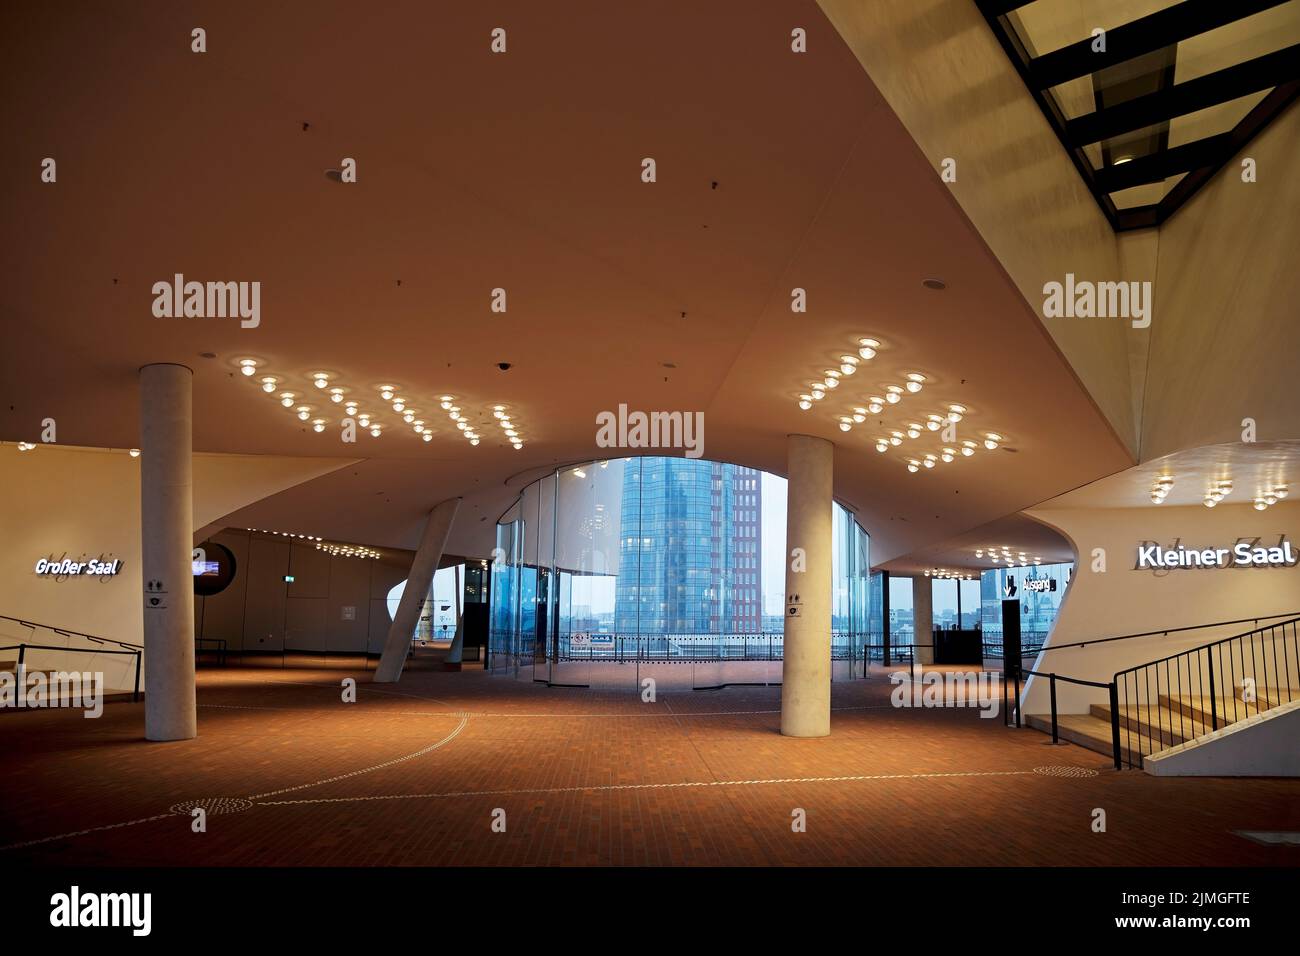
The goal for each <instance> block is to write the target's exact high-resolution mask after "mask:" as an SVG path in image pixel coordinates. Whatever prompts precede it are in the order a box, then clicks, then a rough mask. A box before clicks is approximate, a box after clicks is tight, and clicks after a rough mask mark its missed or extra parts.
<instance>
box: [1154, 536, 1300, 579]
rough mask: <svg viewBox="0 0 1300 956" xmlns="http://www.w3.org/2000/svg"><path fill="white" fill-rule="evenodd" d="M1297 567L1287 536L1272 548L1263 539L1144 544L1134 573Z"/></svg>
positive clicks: (1294, 554)
mask: <svg viewBox="0 0 1300 956" xmlns="http://www.w3.org/2000/svg"><path fill="white" fill-rule="evenodd" d="M1295 564H1296V552H1295V550H1294V549H1293V548H1292V547H1291V542H1290V540H1289V539H1287V538H1285V537H1282V538H1279V539H1278V542H1277V544H1276V545H1274V546H1272V547H1269V546H1264V545H1261V544H1260V539H1259V538H1250V539H1245V540H1239V541H1237V543H1236V544H1234V545H1233V546H1232V547H1230V548H1187V547H1184V546H1183V545H1182V544H1181V543H1176V544H1175V545H1174V547H1172V548H1162V547H1161V546H1160V545H1158V544H1155V543H1151V542H1146V541H1143V542H1142V543H1141V544H1139V545H1138V552H1137V566H1136V567H1135V568H1134V569H1133V570H1135V571H1145V570H1148V569H1150V570H1156V569H1161V570H1167V571H1172V570H1177V569H1183V568H1208V569H1214V568H1290V567H1294V566H1295Z"/></svg>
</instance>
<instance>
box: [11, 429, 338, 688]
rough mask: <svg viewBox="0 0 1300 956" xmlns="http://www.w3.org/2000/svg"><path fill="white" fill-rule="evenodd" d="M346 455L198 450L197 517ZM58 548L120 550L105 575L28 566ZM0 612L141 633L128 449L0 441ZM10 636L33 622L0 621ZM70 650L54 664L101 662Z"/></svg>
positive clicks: (222, 511) (46, 636) (134, 638)
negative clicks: (63, 575) (60, 577)
mask: <svg viewBox="0 0 1300 956" xmlns="http://www.w3.org/2000/svg"><path fill="white" fill-rule="evenodd" d="M349 463H350V461H349V460H346V459H338V458H280V457H271V456H259V455H209V454H196V455H195V456H194V527H195V528H201V527H202V526H204V525H206V524H209V523H210V522H213V521H215V520H217V519H219V518H221V517H222V516H223V515H226V514H228V513H229V512H231V511H233V510H235V509H237V508H240V507H243V506H245V505H247V504H250V503H252V502H254V501H257V500H260V499H261V498H264V497H266V496H267V495H270V494H274V493H275V492H277V491H282V490H284V489H285V488H289V487H292V486H293V485H296V484H298V483H300V482H302V481H306V480H308V479H310V478H314V477H316V476H318V475H322V474H325V473H327V472H329V471H333V470H334V469H336V468H340V467H343V466H344V465H347V464H349ZM64 552H67V554H68V556H69V557H70V558H80V557H82V556H83V555H88V556H91V557H96V558H97V557H99V555H101V554H103V555H105V557H106V558H110V559H111V558H120V559H121V560H122V561H123V565H122V569H121V572H120V573H119V574H117V575H116V576H115V577H112V578H106V579H90V578H75V577H71V578H68V579H66V580H64V581H56V580H54V579H53V578H50V577H43V576H39V575H37V574H36V573H35V571H34V566H35V564H36V561H37V559H38V558H41V557H50V556H51V555H54V556H56V557H58V556H61V555H63V554H64ZM0 614H3V615H7V616H9V617H17V618H22V619H24V620H27V621H32V622H35V623H38V624H47V625H53V626H55V627H61V628H65V629H70V630H75V631H84V632H86V633H89V634H95V635H99V636H103V637H107V638H110V639H114V640H120V641H125V642H128V643H132V644H142V643H143V639H144V638H143V634H144V620H143V584H142V580H141V577H140V460H139V459H138V458H132V457H130V455H128V454H127V452H126V451H125V450H109V449H96V448H65V447H60V446H57V445H38V446H37V447H36V448H34V449H33V450H31V451H26V452H20V451H18V449H17V448H16V447H15V446H14V445H8V444H7V445H3V446H0ZM39 634H40V637H39V638H38V641H39V642H40V643H50V642H52V641H53V640H55V639H57V636H56V635H53V634H52V632H48V631H42V632H39ZM15 638H18V639H21V640H24V641H31V640H32V636H31V631H29V630H28V629H26V628H22V627H20V626H18V625H15V624H12V623H11V622H6V621H0V644H11V643H15V640H14V639H15ZM74 646H76V645H74ZM51 653H53V652H51ZM4 656H5V655H4V653H3V652H0V658H3V657H4ZM72 656H73V655H61V659H60V664H61V665H62V666H66V667H77V668H78V669H104V670H106V672H107V670H108V668H106V667H100V666H99V663H96V666H95V667H94V668H91V667H89V666H88V665H87V664H86V662H84V661H82V662H73V661H72V660H70V658H72ZM109 663H113V662H112V661H109ZM119 686H121V685H119Z"/></svg>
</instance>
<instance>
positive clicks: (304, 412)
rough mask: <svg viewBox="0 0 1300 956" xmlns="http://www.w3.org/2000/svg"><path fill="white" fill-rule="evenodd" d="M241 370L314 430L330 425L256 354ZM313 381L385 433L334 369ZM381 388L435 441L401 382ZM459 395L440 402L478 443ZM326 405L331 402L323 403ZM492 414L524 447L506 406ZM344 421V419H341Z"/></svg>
mask: <svg viewBox="0 0 1300 956" xmlns="http://www.w3.org/2000/svg"><path fill="white" fill-rule="evenodd" d="M238 365H239V370H240V372H241V373H243V375H245V376H246V377H249V378H253V377H256V378H257V381H258V383H259V384H260V385H261V387H262V391H264V392H266V393H267V394H268V395H274V396H276V398H277V399H278V400H279V402H280V404H281V405H282V406H284V407H285V408H287V409H290V410H291V411H292V412H293V413H294V414H295V415H296V416H297V418H298V420H299V421H303V422H310V424H311V427H312V430H313V431H316V432H323V431H324V430H325V428H326V426H328V425H329V420H328V419H326V418H324V417H321V413H320V409H318V407H317V406H315V405H312V404H310V403H308V402H307V401H306V400H305V399H306V393H301V394H300V393H298V392H294V391H292V390H290V389H288V388H286V387H285V386H287V385H288V384H289V383H288V381H287V379H285V378H284V377H282V376H278V375H270V374H261V373H264V372H265V371H266V369H265V368H264V367H263V363H262V362H260V361H259V360H258V359H254V358H242V359H239V360H238ZM308 377H309V378H310V379H311V382H312V384H313V385H314V386H315V387H316V388H317V389H318V390H319V391H320V392H322V393H323V394H324V395H326V396H328V398H329V401H330V403H331V404H333V405H338V406H341V407H342V411H343V417H346V418H351V419H354V420H355V421H356V423H357V424H358V425H359V426H360V427H361V428H363V429H365V430H366V431H368V432H369V433H370V435H371V437H373V438H379V437H380V436H381V435H383V434H384V430H385V428H386V426H385V424H384V422H383V421H381V420H380V416H379V415H378V414H376V413H374V412H372V411H368V410H367V409H366V408H364V407H363V405H362V402H363V399H362V398H360V397H358V396H356V395H355V394H354V393H353V392H352V390H351V389H349V388H346V387H344V386H343V385H340V384H338V377H337V376H336V375H335V374H334V373H333V372H327V371H315V372H312V373H311V374H310V375H309V376H308ZM375 390H376V391H377V392H378V395H379V400H380V401H381V402H383V403H385V404H386V405H388V406H389V407H390V408H391V409H392V413H393V415H394V416H397V417H399V418H400V419H401V420H402V422H403V423H404V424H406V425H410V426H411V429H412V430H413V431H414V432H415V434H416V435H418V436H419V437H420V439H421V440H422V441H426V442H429V441H433V436H434V429H433V428H432V427H431V426H430V425H429V424H428V423H427V422H426V421H425V420H424V419H423V418H422V417H420V416H421V413H420V409H419V408H416V407H415V406H414V405H412V403H411V400H410V399H409V398H408V397H407V396H406V395H404V394H403V393H402V388H401V386H399V385H395V384H391V383H384V384H381V385H377V386H375ZM456 401H457V400H456V396H454V395H443V396H441V397H440V398H439V404H440V405H441V406H442V410H443V411H445V412H446V413H447V415H448V417H449V418H450V419H451V420H452V422H453V423H454V424H455V426H456V429H457V430H458V431H459V432H461V434H463V435H464V436H465V439H466V440H467V441H468V442H469V443H470V444H471V445H478V444H480V443H481V442H482V440H483V439H482V436H481V435H480V434H479V432H478V430H477V428H476V427H475V426H474V425H473V423H471V421H470V419H469V418H468V417H467V416H466V415H465V414H463V413H462V411H461V408H460V406H459V405H458V404H456ZM322 407H324V408H327V407H328V406H322ZM492 415H493V417H494V418H495V419H497V421H498V423H499V424H500V425H501V427H502V429H503V431H504V432H505V437H506V438H507V439H509V441H510V443H511V444H512V445H513V446H514V447H515V449H516V450H518V449H520V448H523V446H524V445H523V440H522V439H521V438H520V437H519V432H518V427H517V426H516V425H515V423H514V422H513V421H512V420H511V418H510V416H509V415H508V414H507V413H506V406H504V405H494V406H492ZM340 423H341V420H340Z"/></svg>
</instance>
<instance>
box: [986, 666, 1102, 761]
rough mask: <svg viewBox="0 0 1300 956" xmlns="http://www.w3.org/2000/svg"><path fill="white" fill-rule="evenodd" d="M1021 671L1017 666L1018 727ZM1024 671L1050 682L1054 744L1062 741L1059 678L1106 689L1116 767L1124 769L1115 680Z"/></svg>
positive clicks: (1071, 682)
mask: <svg viewBox="0 0 1300 956" xmlns="http://www.w3.org/2000/svg"><path fill="white" fill-rule="evenodd" d="M1021 673H1022V671H1021V670H1020V669H1019V668H1017V669H1016V726H1017V727H1019V726H1020V719H1019V718H1020V674H1021ZM1023 673H1025V674H1028V675H1030V676H1031V677H1046V678H1047V682H1048V683H1047V686H1048V690H1049V692H1050V694H1051V699H1052V743H1054V744H1056V743H1060V742H1061V741H1060V732H1059V727H1058V723H1057V713H1056V682H1057V681H1058V680H1063V681H1065V682H1066V683H1067V684H1078V685H1079V686H1081V687H1101V688H1103V689H1105V690H1106V692H1107V694H1108V695H1109V697H1110V740H1111V749H1112V751H1113V754H1112V756H1113V757H1114V760H1115V769H1116V770H1120V769H1122V761H1121V758H1120V749H1119V708H1118V707H1116V706H1115V703H1116V694H1115V682H1114V681H1111V682H1110V683H1108V684H1103V683H1102V682H1101V681H1095V680H1083V679H1082V678H1080V677H1065V676H1064V675H1061V674H1056V673H1051V672H1049V673H1046V674H1044V673H1042V672H1040V671H1031V670H1027V669H1026V670H1024V671H1023ZM1003 699H1004V700H1005V699H1006V695H1005V694H1004V695H1003ZM1005 723H1006V718H1005V717H1003V724H1004V725H1005Z"/></svg>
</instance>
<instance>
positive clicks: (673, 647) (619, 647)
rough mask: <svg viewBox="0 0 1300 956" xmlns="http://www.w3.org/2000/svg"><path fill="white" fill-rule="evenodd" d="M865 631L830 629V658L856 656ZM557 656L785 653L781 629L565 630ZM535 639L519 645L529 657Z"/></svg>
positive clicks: (762, 657)
mask: <svg viewBox="0 0 1300 956" xmlns="http://www.w3.org/2000/svg"><path fill="white" fill-rule="evenodd" d="M864 638H865V635H862V634H851V633H848V632H839V631H837V632H834V633H833V634H832V635H831V660H834V661H854V662H856V661H859V660H861V658H862V650H861V646H862V641H863V639H864ZM558 645H559V646H558V648H557V650H558V654H557V655H556V657H555V659H556V660H559V661H609V662H611V663H628V662H632V661H640V662H642V663H649V662H654V663H671V662H675V661H683V662H685V661H696V662H699V661H779V660H781V659H782V657H783V655H784V653H785V635H784V634H783V633H782V632H780V631H762V632H754V633H745V634H655V635H636V634H627V635H623V634H591V635H573V634H569V635H564V636H562V637H560V638H559V641H558ZM535 648H536V642H535V641H526V642H525V643H524V646H523V647H522V648H521V650H522V651H523V653H524V655H525V656H527V655H529V654H530V652H531V651H532V650H535Z"/></svg>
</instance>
